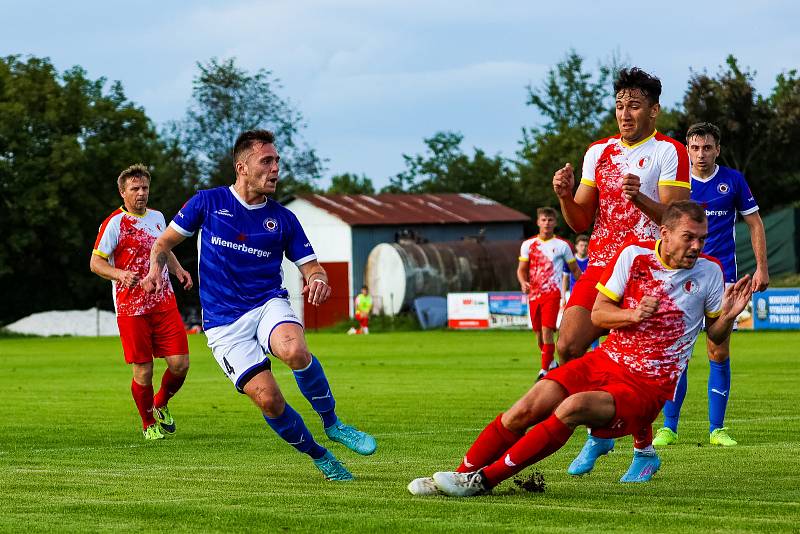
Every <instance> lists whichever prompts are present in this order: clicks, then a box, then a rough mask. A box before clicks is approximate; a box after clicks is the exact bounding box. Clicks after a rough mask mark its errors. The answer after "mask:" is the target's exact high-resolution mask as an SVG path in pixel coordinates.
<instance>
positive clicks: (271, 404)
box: [250, 387, 286, 417]
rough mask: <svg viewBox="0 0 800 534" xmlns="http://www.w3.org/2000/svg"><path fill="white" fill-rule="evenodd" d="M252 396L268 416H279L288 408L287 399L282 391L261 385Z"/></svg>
mask: <svg viewBox="0 0 800 534" xmlns="http://www.w3.org/2000/svg"><path fill="white" fill-rule="evenodd" d="M250 398H252V399H253V402H255V403H256V405H257V406H258V407H259V408H260V409H261V411H262V412H263V413H264V414H265V415H266V416H267V417H279V416H280V415H281V414H282V413H283V410H284V409H285V408H286V401H285V400H284V398H283V395H281V393H280V391H270V390H269V389H267V388H265V387H259V388H256V390H255V391H253V392H252V393H251V394H250Z"/></svg>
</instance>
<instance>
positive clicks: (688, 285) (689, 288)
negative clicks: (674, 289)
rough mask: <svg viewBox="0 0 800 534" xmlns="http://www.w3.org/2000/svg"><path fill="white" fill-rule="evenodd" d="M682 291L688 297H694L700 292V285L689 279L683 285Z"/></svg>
mask: <svg viewBox="0 0 800 534" xmlns="http://www.w3.org/2000/svg"><path fill="white" fill-rule="evenodd" d="M683 291H684V292H685V293H688V294H690V295H694V294H695V293H697V292H698V291H700V285H699V284H698V283H697V280H695V279H694V278H689V279H688V280H687V281H685V282H684V283H683Z"/></svg>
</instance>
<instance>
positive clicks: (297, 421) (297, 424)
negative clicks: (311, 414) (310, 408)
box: [264, 404, 327, 460]
mask: <svg viewBox="0 0 800 534" xmlns="http://www.w3.org/2000/svg"><path fill="white" fill-rule="evenodd" d="M264 420H265V421H266V422H267V424H268V425H269V426H270V427H271V428H272V430H274V431H275V432H276V433H277V434H278V435H279V436H280V437H282V438H283V439H284V441H286V443H288V444H289V445H291V446H292V447H294V448H295V449H297V450H298V451H300V452H302V453H304V454H307V455H309V456H311V457H312V458H314V459H315V460H317V459H319V458H322V457H323V456H324V455H325V452H326V451H327V449H326V448H325V447H322V446H321V445H319V444H318V443H317V442H316V441H314V436H312V435H311V431H309V430H308V427H306V424H305V422H304V421H303V418H302V417H300V414H299V413H297V412H296V411H295V410H294V408H292V407H291V406H289V405H288V404H287V405H286V409H285V410H283V413H282V414H281V415H279V416H278V417H275V418H272V417H267V416H266V415H265V416H264Z"/></svg>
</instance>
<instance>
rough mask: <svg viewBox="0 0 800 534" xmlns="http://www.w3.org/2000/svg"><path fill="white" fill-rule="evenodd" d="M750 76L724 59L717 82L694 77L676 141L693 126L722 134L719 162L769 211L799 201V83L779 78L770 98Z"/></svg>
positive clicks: (790, 75)
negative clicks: (699, 124) (742, 180)
mask: <svg viewBox="0 0 800 534" xmlns="http://www.w3.org/2000/svg"><path fill="white" fill-rule="evenodd" d="M754 77H755V73H754V72H751V71H750V70H749V69H747V68H744V69H743V68H741V67H740V66H739V63H738V61H737V60H736V58H735V57H734V56H728V57H727V59H726V61H725V65H724V66H722V67H720V69H719V71H718V73H717V74H716V76H711V75H709V74H708V73H707V72H701V73H694V74H693V75H692V77H691V78H690V80H689V87H688V89H687V91H686V94H685V96H684V99H683V108H684V109H683V112H682V114H680V116H679V120H678V122H677V128H676V132H675V137H676V138H678V139H680V140H685V135H686V130H687V129H688V127H689V126H690V125H691V124H693V123H695V122H701V121H705V122H711V123H714V124H716V125H717V126H719V128H720V131H721V132H722V143H721V144H722V152H721V154H720V158H719V162H720V163H721V164H722V165H725V166H728V167H732V168H734V169H737V170H739V171H741V172H742V173H744V174H745V176H746V177H747V179H748V180H747V181H748V184H749V185H750V187H751V189H752V190H753V193H754V195H755V197H756V199H757V200H758V202H759V205H760V206H761V207H762V209H765V210H769V209H772V208H775V207H778V206H783V205H786V204H789V203H791V202H793V201H796V200H797V199H798V198H800V180H799V179H798V176H800V157H798V155H797V150H796V146H797V145H796V144H795V143H796V142H797V141H798V140H800V134H798V131H800V112H799V111H798V104H800V81H799V80H798V78H797V75H796V72H795V71H790V72H788V73H785V74H780V75H779V76H778V77H777V79H776V85H775V87H774V89H773V91H772V93H771V95H770V96H769V97H764V96H762V95H760V94H759V93H758V91H757V90H756V89H755V87H754V85H753V80H754Z"/></svg>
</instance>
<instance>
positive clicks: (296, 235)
mask: <svg viewBox="0 0 800 534" xmlns="http://www.w3.org/2000/svg"><path fill="white" fill-rule="evenodd" d="M286 218H287V223H288V226H289V231H288V232H287V233H286V245H285V254H286V257H287V258H288V259H289V261H292V262H294V264H295V265H297V266H298V267H300V266H301V265H303V264H305V263H308V262H310V261H314V260H316V259H317V255H316V254H315V253H314V248H313V247H312V246H311V242H309V240H308V237H306V233H305V231H304V230H303V227H302V226H301V225H300V221H298V220H297V217H296V216H295V214H294V213H292V212H291V211H289V210H286Z"/></svg>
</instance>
